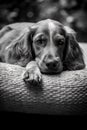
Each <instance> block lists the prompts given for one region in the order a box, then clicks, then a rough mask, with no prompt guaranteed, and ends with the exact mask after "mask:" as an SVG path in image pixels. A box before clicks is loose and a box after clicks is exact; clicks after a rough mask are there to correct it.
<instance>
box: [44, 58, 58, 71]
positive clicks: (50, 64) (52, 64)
mask: <svg viewBox="0 0 87 130" xmlns="http://www.w3.org/2000/svg"><path fill="white" fill-rule="evenodd" d="M46 66H47V68H48V69H57V68H58V66H59V62H58V61H57V60H52V61H49V62H46Z"/></svg>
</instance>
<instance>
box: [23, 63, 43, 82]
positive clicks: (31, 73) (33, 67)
mask: <svg viewBox="0 0 87 130" xmlns="http://www.w3.org/2000/svg"><path fill="white" fill-rule="evenodd" d="M23 79H24V81H25V82H28V83H31V84H40V83H41V79H42V78H41V72H40V69H39V67H38V65H37V63H36V62H35V61H31V62H29V63H28V64H27V66H26V70H25V72H24V73H23Z"/></svg>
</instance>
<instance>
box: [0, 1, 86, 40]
mask: <svg viewBox="0 0 87 130" xmlns="http://www.w3.org/2000/svg"><path fill="white" fill-rule="evenodd" d="M45 18H52V19H55V20H58V21H60V22H62V23H63V24H64V25H68V26H70V27H72V28H73V29H74V30H75V31H76V32H77V40H78V41H80V42H87V0H14V1H12V0H6V1H5V0H0V28H2V27H3V26H4V25H6V24H10V23H14V22H24V21H25V22H37V21H39V20H42V19H45Z"/></svg>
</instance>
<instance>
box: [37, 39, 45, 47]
mask: <svg viewBox="0 0 87 130" xmlns="http://www.w3.org/2000/svg"><path fill="white" fill-rule="evenodd" d="M36 44H37V45H39V46H45V44H46V40H45V39H38V40H37V41H36Z"/></svg>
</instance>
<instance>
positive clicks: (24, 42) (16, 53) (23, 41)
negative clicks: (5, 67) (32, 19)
mask: <svg viewBox="0 0 87 130" xmlns="http://www.w3.org/2000/svg"><path fill="white" fill-rule="evenodd" d="M6 49H7V57H6V60H7V62H8V63H12V64H18V65H21V66H26V64H27V63H28V62H29V61H30V60H31V59H32V58H33V54H32V45H31V39H30V30H29V31H26V32H23V33H22V34H20V36H18V37H17V38H16V39H14V40H13V41H12V43H11V44H10V45H9V46H7V48H6Z"/></svg>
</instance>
